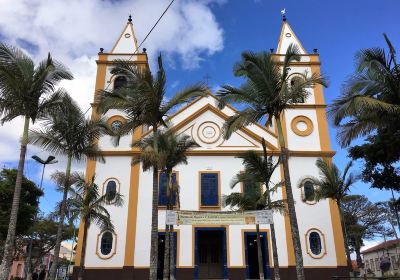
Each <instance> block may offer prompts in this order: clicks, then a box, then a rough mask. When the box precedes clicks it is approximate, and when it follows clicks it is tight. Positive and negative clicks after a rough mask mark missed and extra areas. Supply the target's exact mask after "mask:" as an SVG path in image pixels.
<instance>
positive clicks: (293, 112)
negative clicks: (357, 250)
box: [275, 15, 346, 267]
mask: <svg viewBox="0 0 400 280" xmlns="http://www.w3.org/2000/svg"><path fill="white" fill-rule="evenodd" d="M291 44H293V45H295V46H297V48H298V51H299V53H300V60H299V61H295V62H292V63H291V64H290V70H289V82H291V81H293V80H294V79H298V78H300V79H301V78H302V77H305V76H307V77H310V76H311V75H313V74H320V73H321V70H320V67H321V62H320V59H319V54H318V50H317V49H314V50H313V53H311V54H309V53H307V51H306V49H305V48H304V47H303V45H302V44H301V42H300V40H299V39H298V37H297V36H296V34H295V33H294V31H293V29H292V28H291V26H290V25H289V23H288V21H287V19H286V16H285V15H283V22H282V29H281V34H280V38H279V43H278V47H277V51H276V53H275V56H276V59H277V60H278V61H279V62H280V63H281V64H283V62H284V57H285V54H286V51H287V49H288V48H289V46H290V45H291ZM308 91H309V95H308V96H307V98H305V99H304V100H298V101H296V102H294V104H292V105H291V106H290V108H289V109H287V110H285V111H284V114H283V116H282V120H281V122H282V126H283V134H284V136H285V141H286V143H285V144H286V147H287V148H288V149H289V151H296V152H295V153H296V155H295V156H294V155H293V156H292V157H290V160H289V167H290V168H291V169H292V170H302V169H305V168H306V167H305V166H306V165H305V164H306V163H307V164H309V169H308V170H307V171H305V172H309V173H311V167H312V170H314V169H315V161H316V160H317V159H318V158H324V159H326V160H329V161H330V160H331V159H332V157H333V156H334V155H335V152H334V151H332V149H331V145H330V139H329V132H328V122H327V118H326V104H325V101H324V93H323V87H322V85H315V86H314V87H313V88H310V89H308ZM306 153H308V154H313V155H314V156H312V157H311V156H308V157H305V156H304V154H306ZM315 171H317V169H315ZM295 173H296V172H295V171H292V172H291V181H292V189H293V196H294V197H295V198H296V197H297V198H301V197H302V194H301V183H299V182H298V180H296V179H295V178H292V177H295V176H294V175H295ZM312 175H313V176H315V177H318V173H317V172H316V173H315V174H312ZM283 196H284V198H285V197H286V194H283ZM296 200H297V201H296ZM295 201H296V206H295V207H296V213H297V221H298V224H299V225H300V226H299V231H300V235H303V232H304V231H305V228H306V225H307V223H310V224H311V223H312V221H309V218H308V217H306V215H307V214H306V213H308V211H309V208H310V207H311V206H309V205H307V204H306V203H302V201H301V200H300V201H299V200H298V199H295ZM327 203H328V204H329V205H328V207H329V208H328V209H329V210H328V213H327V215H330V218H331V219H330V224H331V226H332V234H333V243H334V247H335V251H336V252H335V255H336V263H337V265H338V266H340V267H345V266H346V257H345V250H344V239H343V234H342V227H341V222H340V216H339V210H338V207H337V204H336V203H335V202H333V201H332V200H328V201H327ZM316 207H317V206H316ZM285 227H286V242H287V244H288V264H289V266H292V267H294V266H295V259H294V251H293V245H292V236H291V230H290V222H289V219H288V217H285ZM302 227H304V229H303V228H302ZM303 246H304V247H303ZM302 247H303V258H304V265H305V266H310V265H312V262H310V261H309V260H307V258H306V257H305V256H304V252H305V248H306V244H305V243H303V244H302Z"/></svg>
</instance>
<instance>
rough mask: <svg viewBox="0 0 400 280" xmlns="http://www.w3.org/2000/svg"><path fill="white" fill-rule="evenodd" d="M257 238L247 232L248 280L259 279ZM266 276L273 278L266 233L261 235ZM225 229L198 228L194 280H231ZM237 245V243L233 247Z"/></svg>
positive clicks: (245, 235) (245, 236) (245, 238)
mask: <svg viewBox="0 0 400 280" xmlns="http://www.w3.org/2000/svg"><path fill="white" fill-rule="evenodd" d="M256 240H257V235H256V233H255V232H245V233H244V246H245V248H244V250H245V258H246V260H245V261H246V279H258V278H259V269H258V253H257V241H256ZM260 240H261V248H262V257H263V265H264V274H265V278H266V279H270V268H269V261H268V260H269V257H268V242H267V234H266V233H265V232H263V233H260ZM226 244H227V242H226V229H225V228H196V229H195V270H194V274H195V275H194V278H195V279H228V267H227V248H226ZM231 246H236V244H231Z"/></svg>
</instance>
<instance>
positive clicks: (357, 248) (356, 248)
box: [354, 241, 364, 268]
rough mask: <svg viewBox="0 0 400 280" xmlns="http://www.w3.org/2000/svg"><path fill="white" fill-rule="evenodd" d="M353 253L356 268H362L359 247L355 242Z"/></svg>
mask: <svg viewBox="0 0 400 280" xmlns="http://www.w3.org/2000/svg"><path fill="white" fill-rule="evenodd" d="M354 251H355V252H356V260H357V267H358V268H363V267H364V264H363V261H362V258H361V246H360V243H359V242H357V241H356V242H355V246H354Z"/></svg>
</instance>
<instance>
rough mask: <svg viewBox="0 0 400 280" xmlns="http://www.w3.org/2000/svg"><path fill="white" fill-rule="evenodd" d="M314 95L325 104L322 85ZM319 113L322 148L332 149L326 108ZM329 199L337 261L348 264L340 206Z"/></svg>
mask: <svg viewBox="0 0 400 280" xmlns="http://www.w3.org/2000/svg"><path fill="white" fill-rule="evenodd" d="M310 61H311V62H314V63H315V62H316V63H319V56H318V55H315V56H310ZM314 73H316V74H320V73H321V70H320V66H319V65H315V64H314V65H313V64H311V74H314ZM314 96H315V103H316V104H325V101H324V94H323V89H322V86H321V85H316V86H315V88H314ZM316 113H317V121H318V132H319V139H320V143H321V150H325V149H328V150H330V149H331V144H330V139H329V131H328V122H327V119H326V112H325V108H316ZM324 158H325V160H328V161H331V160H332V159H331V158H332V156H326V157H324ZM328 201H329V210H330V213H331V225H332V230H333V240H334V244H335V253H336V261H337V265H338V266H346V265H347V258H346V251H345V248H344V237H343V230H342V223H341V219H340V214H339V207H338V205H337V203H336V202H335V201H333V200H331V199H329V200H328Z"/></svg>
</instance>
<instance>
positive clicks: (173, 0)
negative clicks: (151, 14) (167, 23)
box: [128, 0, 175, 61]
mask: <svg viewBox="0 0 400 280" xmlns="http://www.w3.org/2000/svg"><path fill="white" fill-rule="evenodd" d="M174 2H175V0H172V1H171V3H169V5H168V6H167V8H166V9H165V10H164V12H163V13H162V14H161V16H160V17H159V18H158V20H157V21H156V23H155V24H154V25H153V27H152V28H151V29H150V31H149V33H147V35H146V37H144V39H143V41H142V42H141V43H140V44H139V47H137V49H136V50H135V52H134V53H133V54H132V55H131V56H130V57H129V59H128V61H129V60H131V58H132V57H133V55H134V54H135V53H136V52H137V51H138V50H139V49H140V47H141V46H142V45H143V43H144V42H145V41H146V39H147V38H148V37H149V36H150V34H151V32H153V30H154V28H156V26H157V24H158V23H159V22H160V20H161V19H162V18H163V16H164V15H165V13H166V12H167V11H168V10H169V8H170V7H171V5H172V4H173V3H174Z"/></svg>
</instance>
